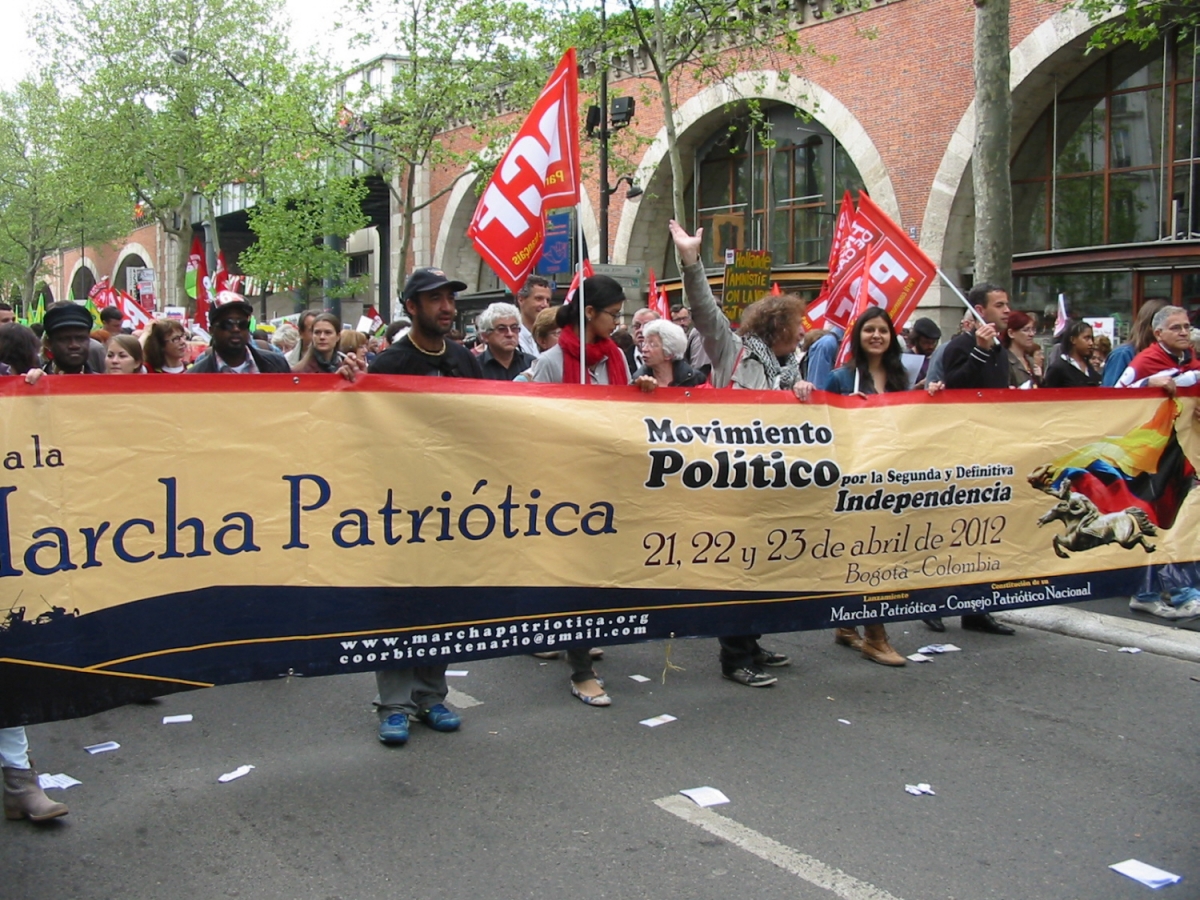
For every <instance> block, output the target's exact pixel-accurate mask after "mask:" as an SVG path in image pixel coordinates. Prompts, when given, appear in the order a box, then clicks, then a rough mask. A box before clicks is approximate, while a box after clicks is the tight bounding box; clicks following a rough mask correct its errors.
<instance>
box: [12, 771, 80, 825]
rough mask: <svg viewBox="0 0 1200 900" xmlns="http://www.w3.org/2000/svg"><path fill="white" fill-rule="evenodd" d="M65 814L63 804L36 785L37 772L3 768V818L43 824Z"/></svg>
mask: <svg viewBox="0 0 1200 900" xmlns="http://www.w3.org/2000/svg"><path fill="white" fill-rule="evenodd" d="M66 814H67V805H66V804H65V803H56V802H54V801H53V800H51V799H50V798H49V797H47V796H46V792H45V791H43V790H42V789H41V787H40V786H39V785H38V777H37V772H35V771H34V770H33V769H32V768H29V769H10V768H8V767H7V766H5V767H4V818H6V819H29V821H31V822H45V821H46V820H47V819H57V818H58V817H59V816H65V815H66Z"/></svg>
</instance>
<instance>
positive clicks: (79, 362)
mask: <svg viewBox="0 0 1200 900" xmlns="http://www.w3.org/2000/svg"><path fill="white" fill-rule="evenodd" d="M93 324H95V323H94V321H93V319H92V314H91V313H90V312H88V311H87V310H86V309H85V308H84V307H82V306H80V305H79V304H78V303H73V302H71V301H70V300H59V301H58V302H57V303H51V304H50V307H49V309H47V310H46V316H45V318H44V319H43V320H42V326H43V327H44V328H45V332H44V333H43V339H44V342H45V347H46V356H47V357H49V361H48V362H47V363H46V365H44V366H43V367H42V368H43V369H45V371H46V373H47V374H49V375H98V374H100V372H98V371H97V370H96V369H94V368H92V367H91V365H89V364H88V350H89V349H90V345H91V341H92V325H93Z"/></svg>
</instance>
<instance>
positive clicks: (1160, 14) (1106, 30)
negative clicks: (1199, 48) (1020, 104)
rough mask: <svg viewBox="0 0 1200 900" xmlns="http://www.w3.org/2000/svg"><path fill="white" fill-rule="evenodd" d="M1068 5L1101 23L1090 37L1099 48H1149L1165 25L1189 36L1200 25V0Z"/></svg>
mask: <svg viewBox="0 0 1200 900" xmlns="http://www.w3.org/2000/svg"><path fill="white" fill-rule="evenodd" d="M1068 6H1069V7H1072V8H1074V9H1078V10H1080V11H1081V12H1083V13H1086V14H1087V16H1088V18H1089V19H1091V20H1092V21H1093V22H1097V23H1099V27H1098V28H1097V29H1096V30H1095V31H1094V32H1092V34H1091V36H1090V37H1089V39H1088V43H1089V45H1090V46H1092V47H1095V48H1096V49H1098V50H1103V49H1106V48H1108V47H1111V46H1113V45H1114V44H1121V43H1126V42H1129V43H1134V44H1137V45H1138V46H1139V47H1143V48H1145V47H1148V46H1149V45H1150V44H1152V43H1153V42H1154V41H1156V40H1157V39H1158V37H1159V35H1160V34H1161V33H1162V31H1163V29H1165V28H1170V27H1177V28H1178V29H1179V33H1180V34H1181V35H1186V34H1187V33H1188V32H1190V31H1191V30H1192V29H1193V28H1195V27H1197V26H1200V0H1071V2H1070V3H1069V4H1068ZM1114 14H1115V15H1114Z"/></svg>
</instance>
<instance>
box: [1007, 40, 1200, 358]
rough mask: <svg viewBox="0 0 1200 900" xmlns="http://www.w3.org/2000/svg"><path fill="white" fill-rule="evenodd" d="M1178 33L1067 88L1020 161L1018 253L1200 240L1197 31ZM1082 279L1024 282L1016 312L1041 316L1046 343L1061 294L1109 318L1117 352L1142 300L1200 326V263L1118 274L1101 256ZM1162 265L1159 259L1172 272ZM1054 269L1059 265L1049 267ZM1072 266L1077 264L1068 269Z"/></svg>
mask: <svg viewBox="0 0 1200 900" xmlns="http://www.w3.org/2000/svg"><path fill="white" fill-rule="evenodd" d="M1184 37H1185V38H1188V39H1186V40H1180V36H1179V33H1178V32H1174V31H1172V32H1168V33H1167V34H1166V35H1165V36H1164V38H1163V39H1162V41H1160V42H1158V43H1156V44H1154V45H1153V46H1151V47H1148V48H1146V49H1145V50H1141V49H1138V48H1137V47H1135V46H1126V47H1120V48H1118V49H1116V50H1114V51H1113V52H1112V53H1109V54H1108V55H1106V56H1104V57H1103V58H1101V59H1099V60H1097V61H1096V62H1095V63H1093V64H1092V65H1091V66H1090V67H1089V68H1088V69H1087V70H1086V71H1085V72H1084V73H1083V74H1082V75H1080V76H1079V77H1078V78H1076V79H1075V80H1074V81H1072V82H1071V83H1070V84H1068V85H1067V86H1066V87H1065V88H1063V89H1062V90H1061V91H1060V92H1059V93H1058V95H1057V96H1056V97H1055V98H1054V100H1053V102H1052V103H1051V104H1050V106H1049V107H1048V108H1047V109H1046V110H1045V112H1044V113H1043V114H1042V115H1041V117H1040V118H1039V119H1038V121H1037V122H1036V123H1035V124H1034V126H1033V128H1032V129H1030V131H1029V133H1028V135H1026V137H1025V140H1024V141H1023V143H1022V144H1021V146H1020V148H1019V149H1018V150H1017V153H1016V155H1015V156H1014V157H1013V163H1012V179H1013V238H1014V247H1013V249H1014V251H1015V252H1016V253H1017V254H1037V253H1044V252H1046V251H1051V250H1071V249H1080V250H1083V249H1085V248H1099V247H1119V246H1121V245H1142V246H1143V247H1146V245H1150V246H1148V247H1146V250H1145V252H1144V254H1143V251H1142V250H1141V249H1140V248H1139V249H1138V250H1133V249H1132V248H1130V252H1132V253H1133V255H1134V256H1135V257H1140V256H1143V255H1144V256H1145V258H1146V262H1150V263H1153V262H1154V261H1155V257H1156V256H1158V254H1159V251H1158V250H1157V249H1156V247H1162V248H1164V249H1165V248H1178V247H1180V244H1179V242H1182V241H1188V240H1195V239H1200V210H1198V209H1197V204H1198V203H1200V167H1198V166H1197V163H1200V105H1198V104H1197V101H1196V85H1195V78H1196V64H1195V63H1196V43H1195V41H1194V35H1192V36H1190V37H1189V36H1188V35H1184ZM1083 258H1085V259H1089V260H1091V259H1093V258H1094V259H1095V263H1094V264H1092V265H1090V266H1089V267H1090V268H1091V269H1092V271H1078V268H1082V266H1080V265H1079V263H1078V261H1077V260H1076V262H1075V266H1076V271H1063V272H1037V273H1036V274H1035V273H1033V272H1031V273H1029V274H1023V275H1020V276H1018V277H1017V278H1016V279H1014V291H1013V306H1014V308H1017V309H1021V310H1024V311H1025V312H1028V313H1032V314H1034V317H1035V319H1036V320H1037V321H1038V322H1039V324H1040V326H1041V328H1040V331H1041V334H1042V336H1043V338H1048V337H1049V334H1050V332H1051V331H1052V330H1053V327H1054V320H1055V314H1056V311H1057V306H1058V297H1059V295H1060V294H1061V295H1062V296H1063V297H1064V299H1065V301H1066V305H1067V309H1068V311H1069V313H1070V314H1071V315H1072V316H1082V317H1085V318H1088V319H1095V320H1108V321H1107V324H1108V325H1111V328H1112V332H1113V343H1114V345H1115V344H1117V343H1120V342H1121V341H1122V340H1124V339H1126V338H1127V337H1128V334H1129V330H1130V328H1131V326H1132V322H1133V316H1134V313H1135V312H1136V310H1137V308H1138V307H1139V306H1140V305H1141V303H1142V302H1143V301H1145V300H1147V299H1150V298H1152V297H1161V298H1163V299H1165V300H1167V301H1168V302H1172V303H1181V304H1182V305H1183V306H1184V307H1185V308H1187V309H1188V311H1189V312H1190V313H1191V314H1192V318H1193V321H1200V271H1198V270H1196V269H1194V268H1188V265H1189V264H1190V265H1194V261H1193V260H1194V256H1193V257H1192V258H1191V259H1188V258H1187V257H1177V258H1178V259H1179V260H1180V262H1181V263H1183V266H1182V267H1180V268H1171V269H1167V270H1165V271H1151V270H1149V269H1148V268H1142V266H1145V265H1146V262H1141V263H1139V262H1134V260H1132V259H1131V260H1130V267H1129V268H1127V269H1117V268H1113V269H1112V270H1109V271H1096V269H1098V268H1102V269H1108V268H1109V267H1110V266H1112V263H1106V262H1105V261H1104V260H1103V259H1102V258H1101V256H1095V257H1093V255H1091V254H1089V255H1087V256H1085V257H1083ZM1161 264H1162V262H1161V260H1160V261H1159V265H1160V266H1161ZM1046 265H1047V267H1049V266H1052V265H1054V263H1053V261H1052V260H1051V259H1049V258H1048V259H1047V260H1046ZM1064 268H1066V266H1065V265H1064Z"/></svg>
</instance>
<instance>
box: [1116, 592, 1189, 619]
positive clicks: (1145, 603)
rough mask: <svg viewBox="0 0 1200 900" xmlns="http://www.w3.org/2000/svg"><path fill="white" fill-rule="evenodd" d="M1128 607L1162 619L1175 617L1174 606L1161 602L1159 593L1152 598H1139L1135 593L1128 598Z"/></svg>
mask: <svg viewBox="0 0 1200 900" xmlns="http://www.w3.org/2000/svg"><path fill="white" fill-rule="evenodd" d="M1189 602H1192V601H1189ZM1129 608H1130V609H1132V610H1133V611H1134V612H1144V613H1149V614H1150V615H1152V616H1159V617H1161V618H1163V619H1173V618H1175V609H1174V607H1172V606H1171V605H1170V604H1167V603H1163V600H1162V597H1161V596H1159V595H1156V596H1155V597H1154V599H1153V600H1139V599H1138V597H1137V595H1136V594H1135V595H1134V596H1132V597H1130V598H1129Z"/></svg>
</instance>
